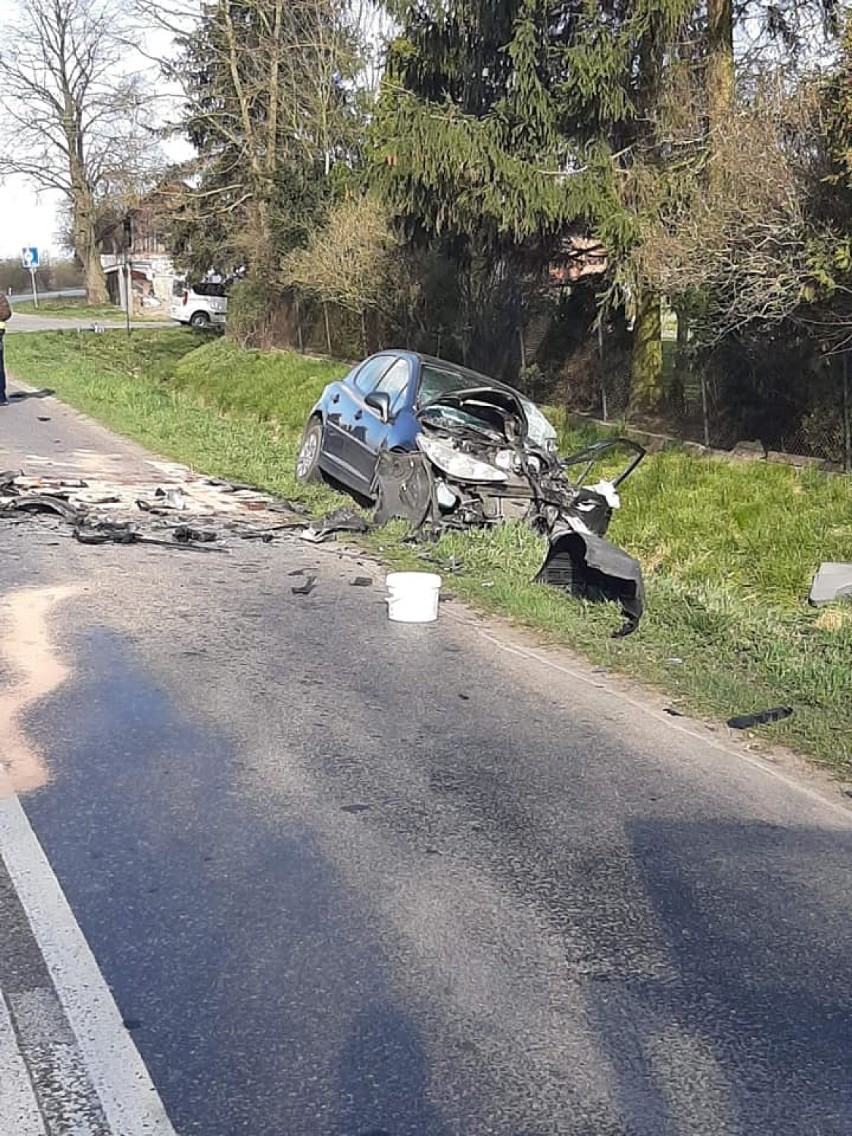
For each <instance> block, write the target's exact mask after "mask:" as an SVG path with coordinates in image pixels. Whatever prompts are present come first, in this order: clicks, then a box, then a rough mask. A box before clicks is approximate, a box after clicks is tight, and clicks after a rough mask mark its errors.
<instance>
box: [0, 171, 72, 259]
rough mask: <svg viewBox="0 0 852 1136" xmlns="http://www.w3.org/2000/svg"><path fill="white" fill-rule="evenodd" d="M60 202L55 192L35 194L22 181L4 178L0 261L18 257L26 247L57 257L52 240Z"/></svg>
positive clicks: (58, 252) (0, 206)
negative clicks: (0, 259)
mask: <svg viewBox="0 0 852 1136" xmlns="http://www.w3.org/2000/svg"><path fill="white" fill-rule="evenodd" d="M60 200H61V198H60V195H59V194H58V193H55V192H53V191H46V190H41V191H37V190H36V188H35V187H34V186H32V185H29V184H28V183H27V182H25V181H24V180H23V179H22V178H18V177H7V178H6V179H5V182H4V184H3V185H0V258H3V257H8V256H20V254H21V249H22V248H24V247H25V246H30V245H34V246H35V247H36V248H38V249H41V250H44V251H46V252H48V253H49V254H51V255H53V256H59V255H61V250H60V248H59V245H58V243H57V240H56V230H57V229H58V228H59V218H58V216H57V206H58V205H59V202H60Z"/></svg>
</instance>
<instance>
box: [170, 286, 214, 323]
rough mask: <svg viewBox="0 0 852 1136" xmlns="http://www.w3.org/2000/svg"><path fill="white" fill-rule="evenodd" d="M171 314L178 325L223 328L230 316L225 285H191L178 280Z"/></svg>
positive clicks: (174, 290) (173, 293)
mask: <svg viewBox="0 0 852 1136" xmlns="http://www.w3.org/2000/svg"><path fill="white" fill-rule="evenodd" d="M169 314H170V315H171V317H172V319H173V320H177V321H178V323H188V324H190V325H191V326H192V327H215V326H222V325H223V324H224V323H225V321H226V319H227V316H228V296H227V293H226V291H225V285H224V284H213V283H211V282H209V281H207V282H199V283H197V284H190V283H188V282H187V281H183V280H176V281H175V283H174V287H173V289H172V306H171V308H170V310H169Z"/></svg>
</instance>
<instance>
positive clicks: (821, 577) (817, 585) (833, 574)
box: [808, 561, 852, 607]
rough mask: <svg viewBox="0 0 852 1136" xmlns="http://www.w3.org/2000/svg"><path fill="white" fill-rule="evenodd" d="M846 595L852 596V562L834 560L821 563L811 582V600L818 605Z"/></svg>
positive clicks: (809, 598) (809, 597)
mask: <svg viewBox="0 0 852 1136" xmlns="http://www.w3.org/2000/svg"><path fill="white" fill-rule="evenodd" d="M844 596H849V597H852V564H845V563H842V562H841V563H837V562H832V561H826V562H825V563H824V564H820V566H819V570H818V571H817V573H816V575H815V576H814V579H813V583H812V584H811V593H810V595H809V596H808V600H809V602H810V603H811V604H812V605H813V606H814V607H816V606H818V605H819V604H826V603H831V601H832V600H838V599H842V598H843V597H844Z"/></svg>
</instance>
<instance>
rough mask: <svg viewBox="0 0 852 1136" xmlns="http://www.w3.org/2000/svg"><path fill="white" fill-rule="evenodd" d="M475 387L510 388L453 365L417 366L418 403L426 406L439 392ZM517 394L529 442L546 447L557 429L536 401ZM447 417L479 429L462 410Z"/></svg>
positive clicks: (450, 392) (429, 364)
mask: <svg viewBox="0 0 852 1136" xmlns="http://www.w3.org/2000/svg"><path fill="white" fill-rule="evenodd" d="M476 386H483V387H484V386H490V387H493V388H494V389H495V390H509V389H511V388H509V387H506V386H505V385H504V384H503V383H495V382H494V380H493V379H486V378H485V376H482V377H480V376H478V375H473V374H466V373H465V372H464V371H460V370H456V369H455V368H454V367H437V366H435V364H434V363H424V364H423V366H422V367H421V369H420V391H419V394H418V396H417V404H418V406H425V405H427V403H430V402H433V401H434V400H435V399H436V398H440V397H441V396H442V395H445V394H453V393H454V392H456V391H463V390H470V389H471V387H476ZM518 397H519V398H520V401H521V406H523V408H524V414H525V415H526V419H527V427H528V430H529V439H530V441H531V442H532V443H533V444H534V445H536V446H544V447H547V445H548V444H549V443H552V442H554V441H555V439H556V430H555V429H554V428H553V426H551V424H550V423H549V422H548V420H547V419H546V418H545V416H544V415H543V414H542V412H541V411H540V410H539V408H538V407H537V406H536V405H535V403H533V402H530V401H529V399H526V398H524V396H523V395H521V394H520V393H518ZM445 413H446V412H445ZM448 416H450V417H453V418H454V419H455V420H456V421H457V422H459V423H464V424H465V425H472V426H479V427H480V428H481V425H482V424H481V423H478V422H476V420H475V419H473V418H472V417H471V416H470V415H467V414H464V412H463V411H461V410H454V411H453V412H452V414H450V415H448Z"/></svg>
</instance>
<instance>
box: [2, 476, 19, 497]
mask: <svg viewBox="0 0 852 1136" xmlns="http://www.w3.org/2000/svg"><path fill="white" fill-rule="evenodd" d="M23 476H24V475H23V472H22V471H21V470H20V469H4V470H3V471H2V472H0V497H17V495H18V494H19V493H20V490H19V489H18V487H17V485H15V482H16V481H17V480H18V478H19V477H23Z"/></svg>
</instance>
